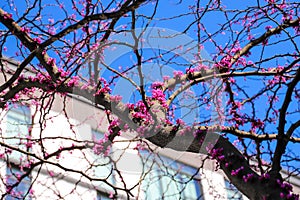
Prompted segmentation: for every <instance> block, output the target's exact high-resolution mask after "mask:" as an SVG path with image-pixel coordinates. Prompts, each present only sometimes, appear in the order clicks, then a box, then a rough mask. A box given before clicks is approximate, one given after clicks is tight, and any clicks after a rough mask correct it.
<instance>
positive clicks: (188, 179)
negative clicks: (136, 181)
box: [142, 153, 203, 200]
mask: <svg viewBox="0 0 300 200" xmlns="http://www.w3.org/2000/svg"><path fill="white" fill-rule="evenodd" d="M148 154H149V153H148ZM145 155H146V156H145V157H144V159H145V158H146V159H145V160H146V161H145V163H144V164H143V165H144V171H145V172H146V173H148V174H146V176H145V179H144V180H143V181H142V188H143V190H144V191H145V198H146V199H165V200H166V199H170V200H171V199H199V200H202V199H203V196H202V194H203V193H202V191H201V183H200V181H199V180H200V179H199V178H200V177H199V175H198V172H197V169H195V168H193V167H190V166H187V165H184V164H183V163H180V162H176V161H174V160H171V159H169V158H167V157H163V156H159V159H158V160H156V159H155V158H154V159H153V158H152V159H149V156H147V153H146V154H145ZM153 162H154V163H153Z"/></svg>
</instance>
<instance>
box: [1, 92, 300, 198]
mask: <svg viewBox="0 0 300 200" xmlns="http://www.w3.org/2000/svg"><path fill="white" fill-rule="evenodd" d="M36 97H37V98H36V99H32V100H30V101H27V102H31V104H22V103H18V102H11V103H10V105H9V106H8V107H7V108H5V109H3V110H2V112H1V118H0V120H1V141H0V144H1V145H0V146H1V147H0V156H1V159H0V176H1V183H0V191H1V194H2V196H1V197H2V199H39V200H40V199H45V200H50V199H67V200H68V199H70V200H77V199H111V198H113V199H149V200H152V199H191V200H192V199H201V200H210V199H223V200H226V199H228V200H229V199H230V200H231V199H233V200H235V199H236V200H237V199H240V200H242V199H243V200H245V199H247V198H246V197H245V196H243V195H242V194H241V193H240V192H239V191H238V190H237V189H236V188H235V187H234V186H233V185H231V184H230V182H229V181H228V180H227V179H226V177H225V176H224V174H223V173H222V172H220V170H218V165H217V164H216V163H215V162H214V161H212V160H209V159H208V158H207V157H206V155H197V154H193V153H188V152H176V151H173V150H171V149H160V148H158V147H155V146H153V145H152V144H150V143H147V142H146V141H142V142H141V140H140V138H138V137H136V135H135V134H134V133H132V132H129V131H125V132H122V133H121V135H120V136H119V137H117V139H116V140H115V141H114V143H113V144H112V145H111V147H110V148H108V149H107V150H106V149H104V150H103V149H102V148H103V146H102V141H103V140H104V139H105V137H107V134H106V133H107V130H108V126H109V124H108V121H107V114H106V113H105V111H104V110H103V109H101V108H98V107H95V106H94V105H93V104H92V103H91V102H88V101H86V100H84V99H81V98H80V97H77V96H72V95H69V96H68V95H58V94H53V96H49V97H47V98H39V97H44V96H43V94H40V93H38V94H37V95H36ZM287 179H288V180H289V182H290V183H291V184H292V185H293V186H294V191H295V192H296V193H297V192H298V193H299V191H300V179H299V177H292V176H290V177H287Z"/></svg>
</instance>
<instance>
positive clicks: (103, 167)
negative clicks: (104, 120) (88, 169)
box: [91, 129, 115, 199]
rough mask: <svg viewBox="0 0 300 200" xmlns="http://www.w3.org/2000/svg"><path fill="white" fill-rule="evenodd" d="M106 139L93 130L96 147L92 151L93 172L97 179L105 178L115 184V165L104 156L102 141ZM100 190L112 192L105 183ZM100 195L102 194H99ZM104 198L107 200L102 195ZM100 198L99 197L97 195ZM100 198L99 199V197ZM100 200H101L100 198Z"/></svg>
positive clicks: (101, 184) (102, 197)
mask: <svg viewBox="0 0 300 200" xmlns="http://www.w3.org/2000/svg"><path fill="white" fill-rule="evenodd" d="M103 138H104V133H103V132H100V131H98V130H95V129H93V130H92V140H93V142H94V147H93V149H92V150H91V151H92V153H91V154H92V159H93V160H92V162H91V163H92V165H93V167H92V170H93V175H94V176H95V177H96V178H103V179H104V178H105V179H107V181H108V182H110V183H112V184H114V183H115V178H114V174H113V173H112V171H113V170H112V168H113V165H112V163H111V160H110V158H109V157H107V156H105V155H104V152H103V146H102V143H101V142H100V141H101V139H103ZM98 187H99V188H102V189H105V190H111V189H112V188H110V187H109V186H108V185H107V184H104V183H99V185H98ZM99 194H100V193H99ZM101 194H102V196H101V198H100V199H105V197H106V196H105V195H104V196H103V193H101ZM97 196H99V195H97ZM97 198H98V197H97ZM98 199H99V198H98Z"/></svg>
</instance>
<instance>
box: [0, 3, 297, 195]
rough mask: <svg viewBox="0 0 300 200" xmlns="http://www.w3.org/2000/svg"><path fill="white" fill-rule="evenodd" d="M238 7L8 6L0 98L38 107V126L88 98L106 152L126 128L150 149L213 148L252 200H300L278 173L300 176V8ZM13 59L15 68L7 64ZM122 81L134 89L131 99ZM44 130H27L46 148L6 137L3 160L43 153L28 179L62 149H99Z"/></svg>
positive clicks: (1, 14) (2, 16)
mask: <svg viewBox="0 0 300 200" xmlns="http://www.w3.org/2000/svg"><path fill="white" fill-rule="evenodd" d="M231 4H233V3H232V2H227V1H223V2H221V1H204V2H203V1H195V2H194V3H193V2H189V3H186V2H183V1H171V2H169V4H168V3H167V2H162V1H158V0H157V1H144V0H127V1H119V2H118V1H110V2H102V1H93V0H86V1H81V0H80V1H74V0H72V1H59V0H49V1H40V0H29V1H26V2H22V3H20V2H14V1H6V2H2V3H1V9H0V22H1V41H0V45H1V48H0V49H1V50H0V53H1V55H0V57H1V62H0V64H1V73H2V75H1V76H2V79H3V82H2V83H1V86H0V91H1V93H0V95H1V102H0V106H1V107H2V108H3V109H4V110H9V109H10V108H11V105H14V104H16V103H19V104H22V105H24V104H25V103H29V104H32V105H33V104H34V105H35V106H36V110H37V113H38V111H40V114H37V113H35V116H33V117H32V121H31V122H30V123H32V125H33V126H34V125H36V124H38V125H40V127H41V128H42V129H43V127H44V126H46V125H47V122H46V121H47V119H48V118H49V117H48V116H49V110H51V109H53V108H52V106H53V104H52V102H53V101H54V99H55V98H62V99H65V98H66V97H67V96H68V95H70V94H72V95H73V96H74V95H76V96H80V97H82V98H84V99H87V100H89V101H91V102H93V103H94V105H95V106H96V107H99V106H100V107H103V108H104V109H105V111H106V115H107V120H108V122H109V125H108V131H107V133H106V135H105V136H106V137H105V138H104V139H102V140H101V142H100V143H99V142H96V145H98V147H99V148H98V149H97V148H96V149H97V150H96V151H100V152H102V151H106V152H107V149H109V147H110V146H111V145H112V144H113V143H114V142H115V138H116V137H117V136H119V135H120V134H123V133H122V131H124V130H125V129H126V130H130V131H132V132H135V133H136V134H137V135H135V137H134V140H135V141H140V143H141V144H144V145H145V144H148V143H149V142H150V143H152V144H154V145H156V146H158V147H162V148H172V149H174V150H177V151H187V152H193V153H195V154H200V153H201V154H207V155H208V156H209V157H210V158H211V159H214V160H216V162H217V163H218V165H219V168H220V170H222V171H223V172H224V173H225V174H226V176H227V177H228V179H229V180H230V182H231V183H232V184H233V185H235V186H236V187H237V188H238V189H239V190H240V191H241V192H242V193H243V194H245V195H246V196H247V197H249V198H250V199H298V196H297V195H295V194H292V187H291V186H290V185H289V184H288V183H287V182H285V180H284V178H283V177H282V175H281V170H285V171H288V173H289V175H290V176H291V175H299V156H300V155H299V153H298V151H297V145H298V143H299V142H300V138H299V137H300V133H299V126H300V120H299V98H300V91H299V84H298V83H299V80H300V68H299V61H300V57H299V55H300V52H299V44H300V41H299V33H300V28H299V25H300V18H299V11H300V10H299V6H300V4H299V3H297V1H295V2H293V1H284V0H283V1H280V0H278V1H277V0H265V1H263V0H258V1H255V2H251V3H248V2H247V3H237V2H235V3H234V4H236V5H231ZM170 8H172V12H170V10H171V9H170ZM179 24H180V26H178V25H179ZM158 27H163V28H158ZM172 28H174V29H176V31H172V30H171V29H172ZM187 35H189V36H188V38H192V40H190V39H186V38H187ZM204 49H205V50H206V51H207V52H209V53H206V51H205V50H204ZM12 59H13V60H15V61H17V68H16V69H11V68H9V67H8V63H10V62H12V61H11V60H12ZM170 69H172V70H173V72H171V73H169V72H170ZM151 70H152V71H151ZM167 75H168V76H167ZM120 83H122V84H124V85H126V84H127V85H130V87H134V88H135V90H134V91H132V92H130V95H127V97H128V98H127V97H126V98H127V99H126V98H125V100H124V94H123V100H122V99H121V97H120V95H118V92H117V91H120V89H118V88H119V87H120ZM124 85H123V86H124ZM123 90H124V88H123ZM59 95H61V97H60V96H59ZM62 105H63V106H67V104H66V102H64V101H63V103H62ZM62 111H63V112H62V113H63V114H64V115H65V116H66V117H67V118H69V116H68V112H67V111H66V110H65V109H62ZM37 116H39V117H37ZM36 117H37V118H36ZM37 119H38V121H36V120H37ZM49 120H50V119H49ZM69 123H70V126H69V128H70V129H71V130H72V128H73V126H72V122H71V121H69ZM42 129H41V131H40V132H41V134H40V138H34V137H32V138H30V137H27V138H26V139H24V138H22V137H21V136H20V138H19V140H22V141H23V143H22V142H20V144H23V145H25V146H27V147H31V145H35V146H39V148H40V151H41V154H40V155H37V154H34V153H31V152H30V151H27V150H26V149H25V150H24V149H23V150H22V148H21V147H19V148H18V147H14V146H13V145H11V143H9V142H7V140H3V139H2V141H1V146H2V147H5V153H6V154H1V155H2V157H5V155H7V156H8V155H9V153H10V152H11V151H12V150H13V151H17V152H19V153H21V154H22V155H23V156H24V155H27V156H31V157H33V158H34V159H32V161H31V162H30V164H29V165H28V166H27V168H28V171H27V172H26V173H25V174H23V175H22V176H21V178H20V179H21V180H22V179H23V178H25V177H27V176H28V175H29V174H30V170H33V169H34V168H35V167H38V166H42V165H44V164H51V162H53V163H54V161H53V160H52V158H53V157H59V155H60V154H61V153H62V152H71V151H75V150H78V151H81V150H83V149H85V148H88V146H89V145H91V144H89V145H83V143H82V142H80V141H76V142H75V141H74V144H73V145H72V146H68V145H67V146H62V147H61V148H59V149H57V150H56V151H54V152H47V149H44V147H43V141H44V140H46V139H47V138H44V136H42V135H43V134H42ZM2 137H3V138H4V136H2ZM14 139H15V138H14ZM25 140H26V142H24V141H25ZM24 143H26V144H24ZM150 143H149V144H150ZM141 146H142V145H141ZM94 149H95V148H94ZM98 153H99V152H98ZM56 166H60V165H58V164H56ZM199 167H200V166H199ZM60 169H61V170H66V171H68V170H67V169H64V168H63V167H62V166H60ZM116 171H117V170H116ZM77 173H78V174H80V175H81V176H83V177H85V178H88V177H86V176H85V174H84V172H80V171H78V172H77ZM79 181H80V180H79ZM101 181H103V182H104V183H105V184H108V185H110V186H111V187H114V186H113V185H112V184H110V183H109V182H108V181H106V180H105V179H103V180H101ZM17 185H18V184H16V185H15V186H13V187H16V186H17ZM114 189H115V191H118V190H123V191H125V192H126V193H127V194H128V195H130V193H131V189H128V188H127V189H121V188H114ZM7 192H8V193H9V192H10V190H8V191H7ZM5 195H6V194H4V195H3V196H5ZM115 195H117V192H116V193H115Z"/></svg>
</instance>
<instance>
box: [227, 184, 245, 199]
mask: <svg viewBox="0 0 300 200" xmlns="http://www.w3.org/2000/svg"><path fill="white" fill-rule="evenodd" d="M225 189H226V192H227V199H228V200H243V195H242V193H241V192H240V191H239V190H238V189H237V188H236V187H235V186H234V185H233V184H231V183H230V182H229V181H228V180H225Z"/></svg>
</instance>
